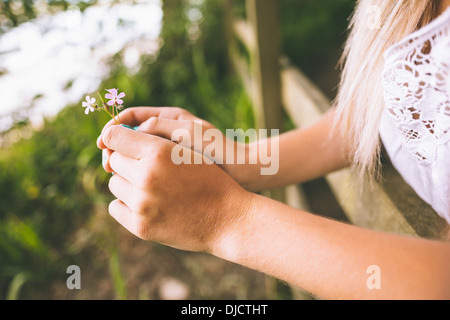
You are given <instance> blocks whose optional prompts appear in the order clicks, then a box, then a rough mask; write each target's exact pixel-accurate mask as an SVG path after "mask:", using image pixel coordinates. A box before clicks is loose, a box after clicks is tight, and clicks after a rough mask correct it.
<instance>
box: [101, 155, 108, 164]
mask: <svg viewBox="0 0 450 320" xmlns="http://www.w3.org/2000/svg"><path fill="white" fill-rule="evenodd" d="M107 161H108V157H107V156H103V157H102V165H103V166H105V165H106V162H107Z"/></svg>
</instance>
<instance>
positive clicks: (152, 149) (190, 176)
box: [101, 125, 254, 252]
mask: <svg viewBox="0 0 450 320" xmlns="http://www.w3.org/2000/svg"><path fill="white" fill-rule="evenodd" d="M101 139H102V141H103V144H104V146H105V147H106V148H108V149H109V150H110V152H111V156H110V158H109V165H110V167H111V169H112V170H113V172H114V173H115V174H114V175H113V176H112V177H111V179H110V182H109V188H110V190H111V192H112V194H113V195H114V196H115V197H117V199H116V200H114V201H112V202H111V204H110V206H109V212H110V214H111V216H113V217H114V218H115V219H116V220H117V221H118V222H119V223H120V224H122V225H123V226H124V227H125V228H126V229H128V230H129V231H130V232H131V233H133V234H135V235H136V236H138V237H140V238H142V239H145V240H151V241H155V242H159V243H163V244H165V245H169V246H172V247H175V248H179V249H183V250H189V251H206V252H211V251H213V250H214V248H213V247H214V246H215V245H216V244H217V243H218V242H219V241H220V238H221V237H222V236H223V235H224V234H226V233H228V232H232V231H233V229H234V228H236V226H237V222H238V221H241V222H242V219H245V217H246V215H247V214H248V213H249V212H250V208H251V206H252V201H253V196H254V195H253V194H252V193H250V192H248V191H246V190H244V189H243V188H242V187H241V186H239V184H238V183H237V182H235V181H234V180H233V179H232V178H231V177H230V176H229V175H228V174H227V173H225V172H224V171H223V170H222V169H221V168H219V167H218V166H217V165H215V164H206V163H202V164H183V163H182V164H178V165H177V164H174V162H173V161H172V159H171V155H172V150H173V148H174V147H175V146H177V144H175V143H174V142H172V141H170V140H167V139H164V138H160V137H158V136H154V135H150V134H145V133H141V132H136V131H133V130H131V129H128V128H125V127H122V126H118V125H114V126H110V127H108V128H107V129H106V130H104V132H103V133H102V136H101ZM184 151H185V152H190V154H191V156H192V157H194V154H195V151H192V150H191V149H186V150H184ZM196 156H198V154H197V155H196Z"/></svg>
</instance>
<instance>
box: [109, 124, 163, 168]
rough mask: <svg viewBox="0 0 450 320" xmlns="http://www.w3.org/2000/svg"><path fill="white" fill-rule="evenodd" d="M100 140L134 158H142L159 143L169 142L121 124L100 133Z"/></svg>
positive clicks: (110, 147)
mask: <svg viewBox="0 0 450 320" xmlns="http://www.w3.org/2000/svg"><path fill="white" fill-rule="evenodd" d="M102 140H103V143H104V144H105V146H106V147H107V148H108V149H111V150H113V151H117V152H119V153H121V154H123V155H124V156H127V157H129V158H133V159H136V160H139V159H142V158H143V157H144V156H145V155H147V154H149V153H151V152H152V151H154V150H155V149H156V148H157V147H159V146H160V145H161V144H164V143H169V141H168V140H166V139H162V138H160V137H157V136H154V135H150V134H144V133H141V132H136V131H134V130H131V129H128V128H125V127H122V126H111V127H109V128H108V129H107V130H105V132H104V133H103V134H102ZM170 143H172V142H170Z"/></svg>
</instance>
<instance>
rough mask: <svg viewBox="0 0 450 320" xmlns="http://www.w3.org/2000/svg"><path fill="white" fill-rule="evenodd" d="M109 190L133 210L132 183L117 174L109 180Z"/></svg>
mask: <svg viewBox="0 0 450 320" xmlns="http://www.w3.org/2000/svg"><path fill="white" fill-rule="evenodd" d="M108 188H109V191H111V193H112V194H113V195H114V196H115V197H116V198H117V199H119V200H120V201H122V202H123V203H124V204H125V205H126V206H127V207H128V208H129V209H130V210H132V204H133V200H132V199H133V193H134V191H133V190H134V188H133V186H132V185H131V183H130V182H128V181H127V180H126V179H124V178H123V177H121V176H120V175H118V174H115V175H113V176H112V177H111V179H109V183H108Z"/></svg>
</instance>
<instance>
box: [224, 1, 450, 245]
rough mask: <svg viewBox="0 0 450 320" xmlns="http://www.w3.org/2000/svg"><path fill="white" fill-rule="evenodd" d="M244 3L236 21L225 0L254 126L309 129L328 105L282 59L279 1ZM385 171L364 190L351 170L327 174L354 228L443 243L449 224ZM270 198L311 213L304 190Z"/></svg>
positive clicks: (389, 169)
mask: <svg viewBox="0 0 450 320" xmlns="http://www.w3.org/2000/svg"><path fill="white" fill-rule="evenodd" d="M246 5H247V6H246V10H247V19H248V20H242V19H241V20H239V19H235V18H234V17H233V16H232V14H231V8H232V0H227V1H226V6H225V7H226V13H227V29H228V35H229V50H230V52H229V53H230V60H231V63H232V65H233V66H234V70H236V71H237V72H238V73H239V74H240V75H241V78H242V79H243V82H244V84H245V86H246V88H247V90H248V92H249V94H250V97H251V98H252V101H253V104H254V106H255V114H256V117H257V125H258V126H259V127H265V128H267V129H272V128H274V129H282V124H283V113H284V112H285V113H287V114H288V116H289V117H290V119H291V120H292V122H293V123H294V124H295V125H296V126H297V127H304V126H307V125H310V124H311V123H313V122H315V121H316V120H318V119H319V117H321V116H322V114H323V113H325V112H326V111H327V110H328V109H329V108H330V101H329V100H328V98H327V97H326V96H325V95H324V94H323V93H322V92H321V91H320V90H319V89H318V87H317V86H316V85H315V84H313V83H312V82H311V81H310V80H309V79H308V78H307V77H306V76H305V75H304V74H303V73H302V72H301V71H300V70H299V69H298V68H296V67H295V66H293V65H292V64H291V63H290V62H289V59H288V58H286V57H282V54H281V52H280V48H281V45H280V34H279V33H280V29H279V21H278V19H279V8H278V5H279V2H278V1H267V0H247V1H246ZM238 42H240V43H241V45H243V46H244V47H245V48H246V49H247V51H248V56H249V57H250V61H248V59H246V58H245V57H244V56H243V55H242V54H240V52H239V50H238V49H237V48H238V45H237V43H238ZM283 109H284V110H283ZM384 158H387V157H386V156H385V157H384ZM383 173H384V174H383V176H384V180H383V182H381V183H380V184H377V185H375V186H374V187H373V188H364V190H363V191H360V190H355V188H354V184H353V182H354V176H353V175H352V173H351V171H349V170H341V171H338V172H334V173H332V174H329V175H327V176H326V177H325V180H326V183H327V185H328V186H329V188H330V189H331V190H332V193H333V196H334V197H335V199H336V201H337V203H339V204H340V205H341V208H342V210H343V211H344V213H345V215H346V217H347V218H348V220H349V221H350V222H351V223H353V224H355V225H358V226H362V227H366V228H371V229H377V230H382V231H387V232H393V233H397V234H406V235H414V236H420V237H426V238H434V239H447V237H448V235H449V226H448V224H447V223H446V222H445V220H443V219H442V218H440V217H439V216H438V215H437V214H436V213H435V212H434V210H433V209H432V208H431V207H430V206H429V205H428V204H426V203H425V202H424V201H422V200H421V199H420V198H419V197H418V196H417V195H416V193H415V192H414V191H413V190H412V189H411V188H410V187H409V186H408V185H407V184H406V183H405V182H404V180H403V179H402V178H401V176H400V175H399V174H398V173H397V172H396V170H395V169H394V168H393V167H392V165H391V164H390V163H389V162H388V161H386V163H384V165H383ZM272 196H273V197H275V198H277V199H278V200H282V201H285V202H286V203H288V204H290V205H292V206H294V207H298V208H300V209H305V210H309V206H310V205H309V203H308V201H309V200H308V199H307V198H306V197H305V195H304V190H303V186H299V185H295V186H289V187H287V188H285V189H283V190H277V191H276V192H274V193H272Z"/></svg>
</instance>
